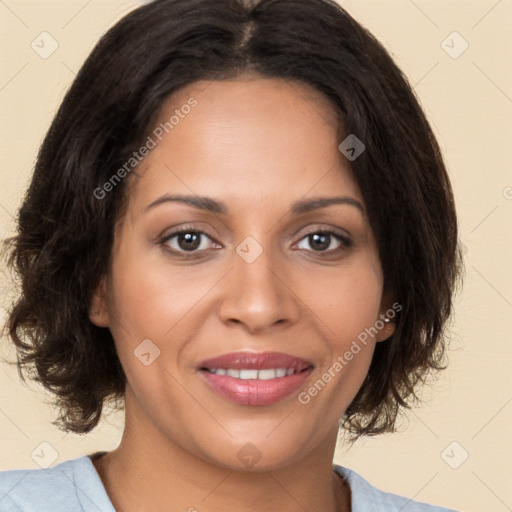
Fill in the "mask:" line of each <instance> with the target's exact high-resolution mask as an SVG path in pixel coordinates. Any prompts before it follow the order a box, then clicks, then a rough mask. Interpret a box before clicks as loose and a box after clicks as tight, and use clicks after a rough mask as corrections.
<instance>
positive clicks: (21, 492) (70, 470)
mask: <svg viewBox="0 0 512 512" xmlns="http://www.w3.org/2000/svg"><path fill="white" fill-rule="evenodd" d="M334 469H335V471H336V472H338V473H339V474H340V475H341V476H343V477H344V478H345V480H346V481H347V482H348V484H349V485H350V489H351V492H352V512H455V511H454V510H450V509H446V508H442V507H436V506H433V505H427V504H425V503H419V502H417V501H412V500H410V499H408V498H404V497H402V496H397V495H396V494H390V493H387V492H382V491H379V490H378V489H376V488H375V487H373V486H372V485H371V484H370V483H369V482H367V481H366V480H365V479H364V478H363V477H361V476H360V475H358V474H357V473H355V472H354V471H352V470H350V469H346V468H344V467H342V466H334ZM0 512H115V509H114V506H113V505H112V502H111V501H110V499H109V497H108V494H107V492H106V490H105V487H104V486H103V483H102V481H101V478H100V476H99V475H98V473H97V471H96V468H95V467H94V465H93V463H92V460H91V459H90V457H89V456H88V455H84V456H83V457H79V458H77V459H73V460H69V461H67V462H62V463H60V464H57V465H56V466H54V467H51V468H47V469H16V470H11V471H1V472H0Z"/></svg>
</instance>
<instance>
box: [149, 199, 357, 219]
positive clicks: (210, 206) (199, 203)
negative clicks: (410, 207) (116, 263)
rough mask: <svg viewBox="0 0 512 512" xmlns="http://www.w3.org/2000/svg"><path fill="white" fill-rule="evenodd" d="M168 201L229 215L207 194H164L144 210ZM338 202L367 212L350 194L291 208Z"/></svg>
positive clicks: (314, 207)
mask: <svg viewBox="0 0 512 512" xmlns="http://www.w3.org/2000/svg"><path fill="white" fill-rule="evenodd" d="M168 202H177V203H183V204H187V205H189V206H193V207H195V208H198V209H200V210H205V211H208V212H211V213H220V214H224V215H227V213H228V208H227V207H226V205H225V204H224V203H221V202H219V201H216V200H215V199H212V198H210V197H205V196H195V195H194V196H189V195H176V194H164V195H163V196H161V197H159V198H158V199H156V200H155V201H153V202H152V203H150V204H148V205H147V206H146V207H145V208H144V210H143V211H144V212H147V211H148V210H150V209H152V208H154V207H155V206H158V205H161V204H164V203H168ZM337 204H346V205H349V206H354V207H355V208H357V209H358V210H359V211H360V212H361V213H362V214H363V215H364V213H365V211H364V208H363V205H362V204H361V203H360V202H359V201H358V200H357V199H354V198H353V197H348V196H335V197H314V198H311V199H300V200H298V201H295V203H293V204H292V207H291V208H290V211H291V213H294V214H296V215H297V214H301V213H307V212H310V211H312V210H317V209H319V208H326V207H327V206H331V205H337Z"/></svg>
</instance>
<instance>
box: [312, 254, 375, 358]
mask: <svg viewBox="0 0 512 512" xmlns="http://www.w3.org/2000/svg"><path fill="white" fill-rule="evenodd" d="M370 263H371V262H370V261H367V262H365V261H363V262H362V264H358V265H357V268H355V267H354V266H351V265H347V267H346V268H342V269H336V271H335V272H332V273H331V274H329V273H326V274H320V273H319V274H318V275H317V276H315V280H314V286H309V288H308V289H307V290H306V289H305V290H304V291H303V296H304V297H307V304H308V306H309V307H310V308H311V309H312V311H313V312H314V313H315V315H316V316H317V317H318V318H319V320H320V321H321V322H320V324H321V325H323V330H324V333H325V337H326V338H327V339H328V340H329V341H330V344H331V346H332V348H333V349H334V348H336V349H339V350H343V348H344V346H345V345H346V344H347V342H349V344H350V340H353V339H355V338H357V336H358V335H359V334H360V333H361V332H364V330H365V329H366V328H368V327H370V326H372V325H374V323H375V322H376V320H377V319H378V316H379V313H380V303H381V296H382V278H381V274H380V272H379V268H378V267H375V266H373V265H371V264H370Z"/></svg>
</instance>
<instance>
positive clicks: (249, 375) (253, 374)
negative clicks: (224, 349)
mask: <svg viewBox="0 0 512 512" xmlns="http://www.w3.org/2000/svg"><path fill="white" fill-rule="evenodd" d="M240 378H241V379H243V380H248V379H257V378H258V370H240Z"/></svg>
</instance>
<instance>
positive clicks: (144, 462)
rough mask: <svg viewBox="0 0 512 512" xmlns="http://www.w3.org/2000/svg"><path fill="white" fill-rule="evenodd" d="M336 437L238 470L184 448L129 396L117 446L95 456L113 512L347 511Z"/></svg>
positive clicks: (346, 486) (348, 502) (348, 492)
mask: <svg viewBox="0 0 512 512" xmlns="http://www.w3.org/2000/svg"><path fill="white" fill-rule="evenodd" d="M336 439H337V431H333V432H332V434H331V435H330V437H329V439H328V440H326V441H325V442H324V443H323V446H319V447H318V448H317V449H316V450H315V452H314V453H311V454H310V455H308V456H307V457H305V458H303V459H301V460H299V461H296V462H294V463H293V464H290V465H285V466H280V467H278V468H275V469H270V470H265V469H262V470H260V471H254V470H247V471H240V470H239V469H230V468H225V467H222V466H219V465H215V464H214V463H213V461H212V462H209V461H208V460H206V459H204V458H201V457H198V456H196V455H194V454H191V453H190V452H189V451H186V450H184V449H182V448H181V447H180V446H179V445H178V444H176V443H174V442H173V441H172V440H170V439H169V438H168V437H166V436H164V434H163V433H162V432H161V431H160V430H159V429H157V428H155V427H154V425H151V423H148V422H146V423H145V422H144V421H143V420H141V416H137V417H135V415H132V414H131V411H130V409H129V407H128V404H127V407H126V426H125V430H124V433H123V437H122V440H121V443H120V445H119V447H118V448H117V449H116V450H114V451H112V452H109V453H107V454H106V455H104V456H103V457H101V458H99V459H97V460H96V461H94V462H93V463H94V466H95V468H96V470H97V471H98V473H99V475H100V477H101V479H102V481H103V484H104V486H105V489H106V491H107V493H108V495H109V497H110V499H111V501H112V503H113V505H114V508H115V509H116V510H117V511H118V512H131V511H139V510H171V509H172V510H183V511H188V512H198V511H199V512H203V511H208V512H221V511H222V512H225V511H226V510H237V511H238V512H256V511H260V510H262V508H264V509H265V510H280V511H282V512H297V511H303V510H308V511H318V512H320V511H322V512H350V489H349V487H348V484H346V483H345V482H344V481H343V479H342V478H340V477H339V476H338V475H336V474H335V473H333V471H332V459H333V454H334V448H335V445H336ZM263 497H264V498H263ZM262 500H264V501H262Z"/></svg>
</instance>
